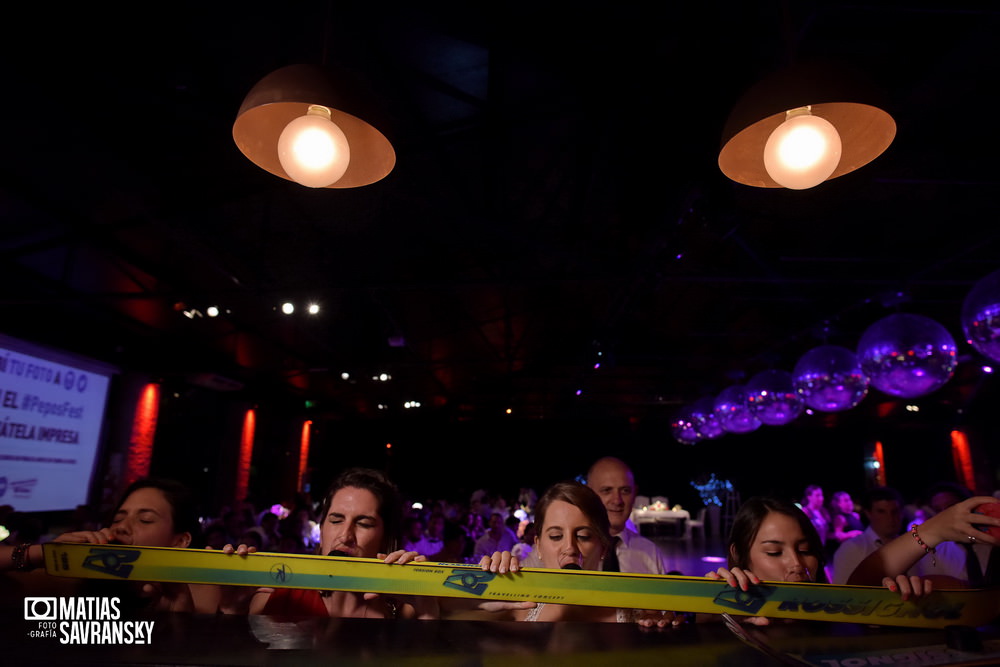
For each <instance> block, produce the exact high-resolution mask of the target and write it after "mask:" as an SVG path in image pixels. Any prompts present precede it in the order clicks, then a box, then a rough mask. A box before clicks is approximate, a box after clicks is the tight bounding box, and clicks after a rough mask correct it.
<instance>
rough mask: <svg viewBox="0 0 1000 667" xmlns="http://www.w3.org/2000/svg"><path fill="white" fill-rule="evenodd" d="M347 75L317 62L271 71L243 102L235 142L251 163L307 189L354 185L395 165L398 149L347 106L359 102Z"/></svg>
mask: <svg viewBox="0 0 1000 667" xmlns="http://www.w3.org/2000/svg"><path fill="white" fill-rule="evenodd" d="M364 97H365V96H364V95H363V93H362V91H361V90H360V88H359V87H358V86H357V85H356V84H355V83H354V82H352V81H351V80H350V79H349V78H348V77H346V76H340V77H339V78H338V79H337V80H334V75H333V72H332V71H331V70H329V69H327V68H322V67H319V66H316V65H289V66H288V67H283V68H281V69H279V70H276V71H274V72H272V73H271V74H268V75H267V76H265V77H264V78H263V79H261V80H260V81H259V82H258V83H257V85H255V86H254V87H253V88H252V89H251V90H250V92H249V93H247V96H246V98H245V99H244V100H243V104H242V106H240V110H239V113H237V115H236V122H235V123H234V124H233V140H234V141H235V142H236V145H237V147H239V149H240V151H242V153H243V154H244V155H246V156H247V158H249V159H250V161H251V162H253V163H254V164H256V165H257V166H258V167H260V168H261V169H263V170H265V171H268V172H270V173H272V174H274V175H275V176H279V177H281V178H284V179H287V180H290V181H295V182H297V183H300V184H301V185H305V186H307V187H312V188H355V187H359V186H362V185H368V184H370V183H374V182H376V181H378V180H381V179H382V178H385V176H386V175H388V174H389V172H390V171H392V168H393V167H394V166H395V164H396V152H395V151H394V150H393V148H392V144H391V143H389V140H388V139H386V137H385V135H383V134H382V132H380V131H379V130H378V129H376V128H375V127H374V126H373V125H371V124H370V123H368V122H366V121H365V120H362V119H361V118H359V117H358V116H355V115H353V114H352V113H350V112H349V110H355V109H356V107H357V106H362V107H363V106H364V103H365V102H364Z"/></svg>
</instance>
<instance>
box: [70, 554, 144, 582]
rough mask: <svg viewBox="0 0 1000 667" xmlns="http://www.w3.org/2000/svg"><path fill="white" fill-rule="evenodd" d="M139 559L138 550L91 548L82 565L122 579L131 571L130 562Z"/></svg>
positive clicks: (126, 577)
mask: <svg viewBox="0 0 1000 667" xmlns="http://www.w3.org/2000/svg"><path fill="white" fill-rule="evenodd" d="M138 559H139V552H138V551H129V550H126V549H91V550H90V555H89V556H87V557H86V558H85V559H84V560H83V567H85V568H86V569H88V570H94V571H95V572H103V573H105V574H110V575H112V576H115V577H121V578H122V579H128V576H129V575H130V574H131V573H132V566H131V565H128V563H132V562H134V561H136V560H138Z"/></svg>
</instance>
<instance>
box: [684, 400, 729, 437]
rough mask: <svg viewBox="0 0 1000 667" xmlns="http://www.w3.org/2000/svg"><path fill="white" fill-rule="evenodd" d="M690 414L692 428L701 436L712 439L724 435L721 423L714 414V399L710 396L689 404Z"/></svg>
mask: <svg viewBox="0 0 1000 667" xmlns="http://www.w3.org/2000/svg"><path fill="white" fill-rule="evenodd" d="M690 415H691V421H692V422H694V430H695V431H696V432H697V433H698V435H699V436H700V437H701V438H704V439H706V440H714V439H715V438H718V437H721V436H723V435H725V431H724V430H722V424H720V423H719V420H718V419H717V418H716V416H715V399H714V398H712V397H711V396H706V397H705V398H702V399H701V400H698V401H695V403H694V405H692V406H691V411H690Z"/></svg>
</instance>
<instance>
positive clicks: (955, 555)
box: [833, 487, 966, 584]
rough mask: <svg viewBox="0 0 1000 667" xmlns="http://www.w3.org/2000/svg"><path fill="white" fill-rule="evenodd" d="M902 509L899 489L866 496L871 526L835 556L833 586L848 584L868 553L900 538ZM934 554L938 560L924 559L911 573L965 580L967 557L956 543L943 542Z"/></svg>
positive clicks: (848, 541) (874, 491)
mask: <svg viewBox="0 0 1000 667" xmlns="http://www.w3.org/2000/svg"><path fill="white" fill-rule="evenodd" d="M902 508H903V502H902V499H901V497H900V495H899V492H898V491H896V490H895V489H892V488H889V487H879V488H876V489H872V490H871V491H869V492H868V493H866V494H865V499H864V503H863V506H862V511H863V512H864V515H865V517H867V519H868V527H867V528H866V529H865V532H863V533H861V534H860V535H858V536H857V537H853V538H851V539H849V540H847V541H845V542H843V543H842V544H841V545H840V547H838V548H837V551H836V553H834V554H833V583H835V584H846V583H847V580H848V579H850V577H851V574H852V573H853V572H854V569H855V568H856V567H857V566H858V564H859V563H861V561H862V560H864V559H865V557H866V556H867V555H868V554H870V553H872V552H873V551H875V550H876V549H878V548H879V547H881V546H882V545H883V544H886V543H888V542H890V541H891V540H893V539H895V538H896V537H898V536H899V535H900V533H901V532H902V529H903V525H902ZM934 555H935V557H934V558H928V557H926V556H925V557H924V558H921V559H920V560H919V561H917V563H916V564H915V565H914V566H913V567H911V568H910V569H909V570H908V571H907V574H909V575H916V576H920V577H926V576H929V575H932V574H941V575H948V576H951V577H956V578H959V579H962V580H965V578H966V575H965V554H964V552H962V550H961V548H960V547H957V546H956V545H955V543H954V542H942V543H941V544H940V545H938V547H937V551H936V553H935V554H934Z"/></svg>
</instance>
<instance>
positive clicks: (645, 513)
mask: <svg viewBox="0 0 1000 667" xmlns="http://www.w3.org/2000/svg"><path fill="white" fill-rule="evenodd" d="M690 519H691V513H690V512H688V511H687V510H685V509H674V510H668V509H663V510H654V509H641V508H640V509H635V510H633V511H632V523H634V524H635V527H636V528H638V529H639V534H640V535H645V536H646V537H683V536H684V532H685V529H686V524H687V522H688V520H690Z"/></svg>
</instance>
